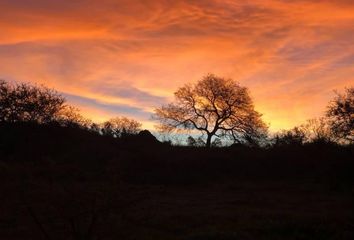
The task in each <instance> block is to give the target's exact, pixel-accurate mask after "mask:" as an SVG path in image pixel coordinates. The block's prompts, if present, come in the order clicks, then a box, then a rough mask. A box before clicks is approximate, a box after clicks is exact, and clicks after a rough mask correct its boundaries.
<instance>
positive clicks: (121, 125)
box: [102, 117, 142, 138]
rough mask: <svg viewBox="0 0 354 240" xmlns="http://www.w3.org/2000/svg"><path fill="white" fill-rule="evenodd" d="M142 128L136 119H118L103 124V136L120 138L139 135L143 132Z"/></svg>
mask: <svg viewBox="0 0 354 240" xmlns="http://www.w3.org/2000/svg"><path fill="white" fill-rule="evenodd" d="M141 126H142V124H141V123H139V122H138V121H136V120H134V119H129V118H126V117H116V118H112V119H110V120H108V121H106V122H104V123H103V125H102V133H103V135H108V136H113V137H116V138H120V137H124V136H128V135H136V134H138V133H139V132H140V131H141Z"/></svg>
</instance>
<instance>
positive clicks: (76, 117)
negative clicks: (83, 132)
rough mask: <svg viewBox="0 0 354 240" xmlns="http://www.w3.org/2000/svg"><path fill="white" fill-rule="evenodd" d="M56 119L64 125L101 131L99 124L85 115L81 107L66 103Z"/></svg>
mask: <svg viewBox="0 0 354 240" xmlns="http://www.w3.org/2000/svg"><path fill="white" fill-rule="evenodd" d="M56 121H57V122H58V123H59V124H60V125H61V126H64V127H79V128H84V129H88V130H92V131H96V132H99V130H98V129H96V128H98V126H97V124H95V123H92V121H91V120H89V119H87V118H85V117H83V116H82V115H81V114H80V111H79V109H77V108H74V107H72V106H68V105H65V106H64V107H63V108H62V109H61V110H60V111H59V112H58V114H57V117H56Z"/></svg>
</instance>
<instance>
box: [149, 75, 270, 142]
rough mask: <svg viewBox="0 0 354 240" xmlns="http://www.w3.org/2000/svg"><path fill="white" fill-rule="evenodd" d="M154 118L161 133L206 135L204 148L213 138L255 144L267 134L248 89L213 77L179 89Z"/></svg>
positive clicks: (231, 81)
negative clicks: (197, 133) (177, 132)
mask: <svg viewBox="0 0 354 240" xmlns="http://www.w3.org/2000/svg"><path fill="white" fill-rule="evenodd" d="M154 118H155V119H156V120H158V121H159V123H160V124H159V125H158V128H159V129H160V130H162V131H173V130H177V131H178V130H181V129H186V130H192V129H196V130H198V131H200V132H201V133H202V134H203V135H206V147H210V146H211V140H212V137H214V136H217V137H228V138H229V139H231V140H232V141H234V142H238V143H240V142H256V141H258V140H259V139H260V138H261V137H263V136H264V134H265V133H266V130H267V126H266V125H265V124H264V122H263V121H262V119H261V114H260V113H258V112H257V111H256V110H255V109H254V105H253V101H252V99H251V97H250V95H249V92H248V89H247V88H246V87H242V86H241V85H240V84H239V83H238V82H236V81H234V80H232V79H226V78H221V77H217V76H215V75H213V74H208V75H206V76H205V77H203V78H202V79H201V80H200V81H198V82H196V83H195V84H187V85H185V86H183V87H181V88H179V89H178V90H177V91H176V92H175V102H173V103H169V104H167V105H164V106H162V107H160V108H157V109H155V115H154Z"/></svg>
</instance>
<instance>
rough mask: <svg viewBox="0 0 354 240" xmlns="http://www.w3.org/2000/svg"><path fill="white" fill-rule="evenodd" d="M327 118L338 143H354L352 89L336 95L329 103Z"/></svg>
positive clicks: (353, 98)
mask: <svg viewBox="0 0 354 240" xmlns="http://www.w3.org/2000/svg"><path fill="white" fill-rule="evenodd" d="M327 117H328V120H329V124H330V127H331V130H332V132H333V134H334V136H336V137H337V138H338V139H339V140H340V141H346V142H349V143H353V142H354V87H351V88H347V89H346V91H345V93H344V94H340V93H336V97H335V98H334V99H333V100H332V101H331V102H330V103H329V106H328V110H327Z"/></svg>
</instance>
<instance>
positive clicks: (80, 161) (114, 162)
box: [0, 75, 354, 240]
mask: <svg viewBox="0 0 354 240" xmlns="http://www.w3.org/2000/svg"><path fill="white" fill-rule="evenodd" d="M210 76H211V75H209V77H210ZM219 80H220V79H219ZM219 80H218V81H219ZM222 81H223V80H222ZM348 94H349V95H348ZM340 96H343V97H341V98H340V99H341V100H342V99H345V101H344V102H345V104H344V105H343V104H342V103H343V101H337V100H338V99H337V98H338V96H336V97H335V98H334V101H331V102H330V103H329V106H330V107H329V108H328V109H329V110H328V113H327V114H328V116H327V115H326V116H324V117H323V118H320V119H312V120H309V121H308V122H306V123H305V124H303V125H301V126H297V127H295V128H294V129H291V130H287V131H283V132H279V133H277V134H274V135H270V136H267V138H263V140H262V141H263V142H264V143H263V144H262V145H257V144H249V141H248V140H245V139H242V140H240V141H235V143H234V144H232V145H230V146H221V143H220V142H219V141H217V140H214V144H212V143H211V144H210V145H211V147H210V148H205V147H204V146H205V142H204V139H202V138H193V137H190V138H188V145H186V146H176V145H173V144H170V143H169V142H167V143H161V142H160V141H158V140H157V139H156V138H155V137H154V136H153V135H152V134H151V133H150V132H149V131H148V130H141V125H140V124H139V123H138V122H137V121H135V120H133V119H128V118H125V117H117V118H114V119H113V120H109V121H107V122H106V123H103V124H98V123H93V122H92V121H90V120H87V119H85V118H84V117H82V116H81V115H80V113H79V111H78V110H77V109H75V108H72V107H70V106H69V105H68V104H67V102H66V101H65V98H63V97H62V96H61V95H60V94H58V93H57V92H56V91H54V90H49V89H47V88H44V87H38V86H30V85H23V84H21V85H11V84H9V83H7V82H5V81H2V82H1V92H0V103H1V105H0V113H1V116H0V193H1V195H0V236H1V237H0V238H1V239H92V240H93V239H143V240H144V239H156V240H159V239H186V240H188V239H294V240H295V239H321V240H322V239H353V238H354V230H353V227H352V226H353V224H354V219H353V212H354V204H353V203H354V194H353V193H354V161H353V159H354V158H353V152H354V151H353V150H354V146H353V144H352V142H351V141H349V140H350V139H351V137H352V130H353V129H352V125H351V127H350V125H349V129H350V131H349V132H347V129H348V126H347V127H346V128H341V129H345V134H343V132H342V133H341V134H339V135H338V130H337V129H339V128H337V125H335V127H334V126H333V123H334V122H333V121H334V119H335V118H336V117H337V116H338V113H342V112H345V116H352V115H350V114H353V112H351V113H350V114H348V112H347V111H352V109H353V108H348V107H346V106H347V105H348V103H346V102H347V101H349V106H352V105H350V104H353V98H350V97H349V98H348V97H347V96H351V95H350V92H349V93H348V91H347V92H346V93H345V95H340ZM348 99H349V100H348ZM27 101H28V102H27ZM218 104H219V103H218ZM336 104H337V105H336ZM39 106H41V107H43V108H41V109H39ZM343 106H345V111H344V110H343ZM337 107H339V108H340V109H342V110H341V111H334V112H335V113H336V114H334V112H333V111H332V110H331V109H336V108H337ZM46 109H47V110H48V111H47V110H46ZM348 109H349V110H348ZM64 110H65V111H64ZM213 119H214V118H213ZM339 119H350V120H352V118H350V117H349V118H344V117H340V118H339ZM345 122H346V121H345ZM349 122H350V121H349ZM108 123H109V124H108ZM108 125H109V126H108ZM262 126H263V124H262ZM340 126H342V125H340ZM251 133H252V132H251ZM220 136H221V135H220ZM241 136H242V135H241ZM242 137H244V136H242ZM215 139H219V138H215Z"/></svg>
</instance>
